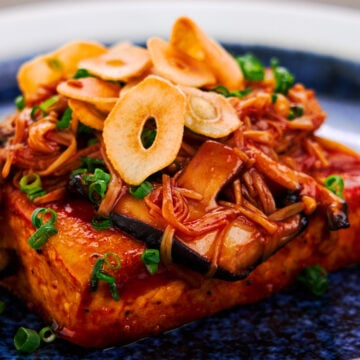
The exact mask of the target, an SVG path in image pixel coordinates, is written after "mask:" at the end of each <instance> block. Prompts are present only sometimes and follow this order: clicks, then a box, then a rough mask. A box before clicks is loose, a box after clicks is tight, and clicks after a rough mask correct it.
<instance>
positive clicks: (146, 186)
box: [129, 181, 153, 199]
mask: <svg viewBox="0 0 360 360" xmlns="http://www.w3.org/2000/svg"><path fill="white" fill-rule="evenodd" d="M152 189H153V186H152V184H151V183H150V182H149V181H144V182H143V183H142V184H140V185H139V186H130V187H129V193H130V194H131V195H132V196H134V197H136V198H137V199H143V198H144V197H145V196H146V195H148V194H150V192H151V190H152Z"/></svg>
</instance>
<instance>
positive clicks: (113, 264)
mask: <svg viewBox="0 0 360 360" xmlns="http://www.w3.org/2000/svg"><path fill="white" fill-rule="evenodd" d="M103 258H104V266H107V267H108V268H109V269H111V270H119V269H120V266H121V260H120V257H119V255H116V254H114V253H106V254H104V257H103Z"/></svg>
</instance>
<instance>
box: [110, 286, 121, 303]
mask: <svg viewBox="0 0 360 360" xmlns="http://www.w3.org/2000/svg"><path fill="white" fill-rule="evenodd" d="M109 289H110V293H111V296H112V298H113V299H114V300H115V301H119V300H120V295H119V290H118V288H117V285H116V283H115V282H113V283H110V284H109Z"/></svg>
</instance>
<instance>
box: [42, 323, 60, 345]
mask: <svg viewBox="0 0 360 360" xmlns="http://www.w3.org/2000/svg"><path fill="white" fill-rule="evenodd" d="M39 336H40V339H41V340H42V341H43V342H45V343H51V342H53V341H55V339H56V334H55V333H54V331H53V330H52V329H51V327H50V326H45V327H44V328H42V329H41V330H40V331H39Z"/></svg>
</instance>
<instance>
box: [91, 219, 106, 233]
mask: <svg viewBox="0 0 360 360" xmlns="http://www.w3.org/2000/svg"><path fill="white" fill-rule="evenodd" d="M91 225H92V226H93V228H94V229H96V230H106V229H109V228H110V227H111V220H110V219H109V218H106V217H99V216H95V217H93V218H92V219H91Z"/></svg>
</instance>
